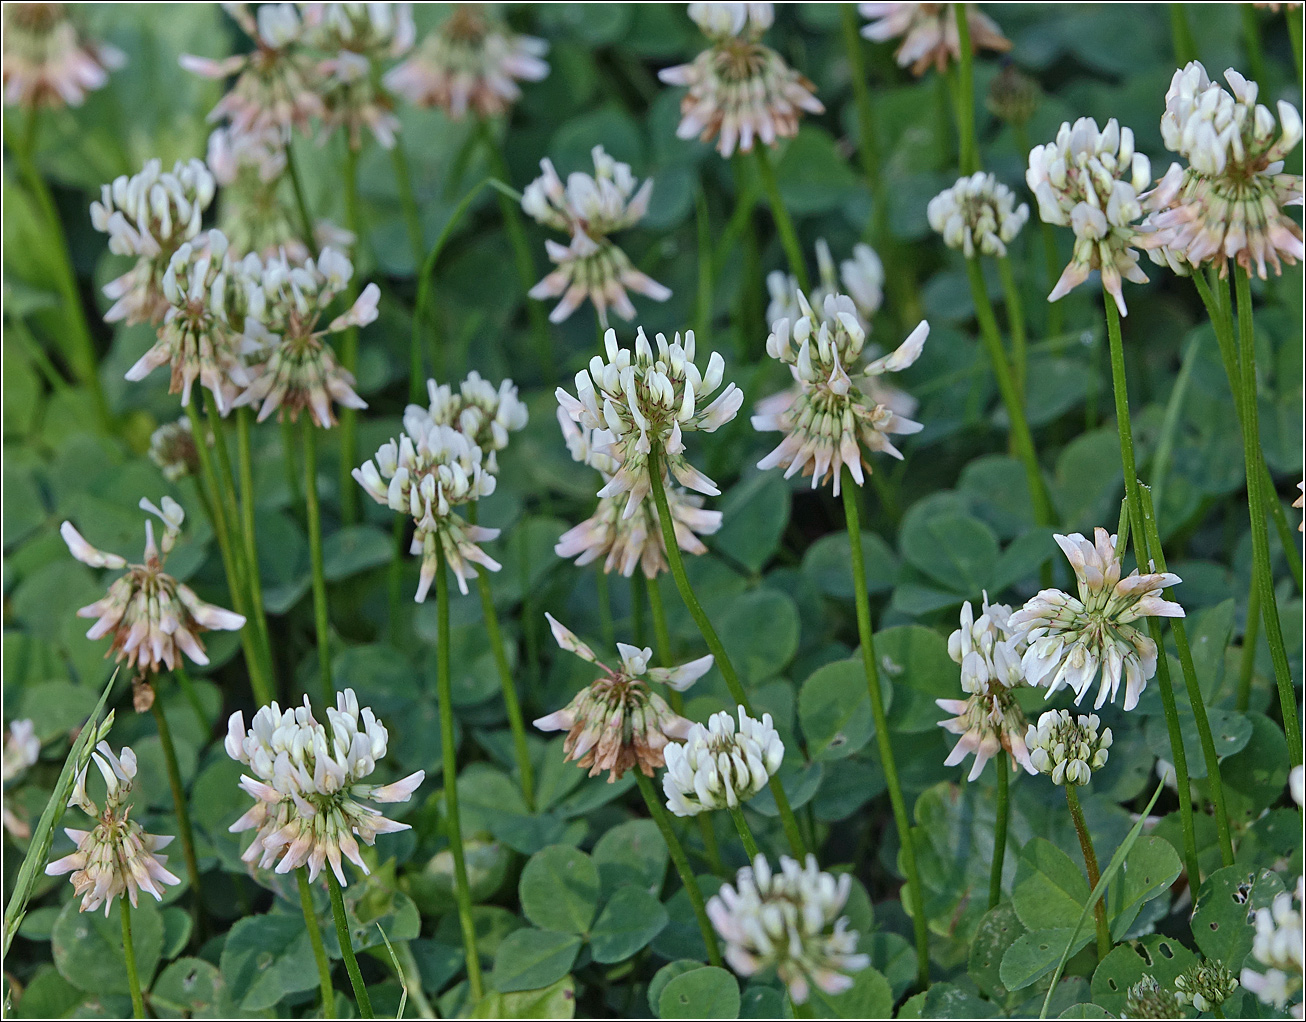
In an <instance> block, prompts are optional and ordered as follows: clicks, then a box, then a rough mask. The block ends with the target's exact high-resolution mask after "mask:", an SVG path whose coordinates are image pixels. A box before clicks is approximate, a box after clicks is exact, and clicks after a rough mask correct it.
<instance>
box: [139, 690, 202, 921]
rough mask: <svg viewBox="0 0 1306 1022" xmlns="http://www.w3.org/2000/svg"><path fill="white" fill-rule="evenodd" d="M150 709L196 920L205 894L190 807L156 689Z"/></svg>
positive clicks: (200, 913) (200, 917) (161, 701)
mask: <svg viewBox="0 0 1306 1022" xmlns="http://www.w3.org/2000/svg"><path fill="white" fill-rule="evenodd" d="M150 709H151V710H152V711H153V712H154V723H155V725H156V726H157V727H158V729H159V744H160V745H162V746H163V763H164V766H166V767H167V770H168V787H170V788H171V789H172V807H173V810H174V811H175V812H176V813H177V831H178V834H177V836H178V837H179V838H180V839H181V855H182V858H183V859H184V860H185V861H186V876H187V879H189V880H190V889H191V892H192V894H193V895H194V898H195V919H196V921H197V922H199V921H202V920H203V918H204V894H203V890H202V889H201V887H200V865H199V860H198V859H197V858H196V856H195V833H194V831H193V830H192V829H191V825H190V807H189V804H188V803H187V801H186V789H185V788H184V787H183V786H182V783H181V768H180V767H179V766H178V764H177V747H176V746H175V745H174V744H173V742H172V728H170V727H169V726H168V718H167V717H166V716H165V715H164V712H163V699H162V698H161V697H160V695H159V693H158V692H157V691H156V692H155V693H154V702H153V703H151V704H150Z"/></svg>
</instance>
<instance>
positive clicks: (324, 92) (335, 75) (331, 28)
mask: <svg viewBox="0 0 1306 1022" xmlns="http://www.w3.org/2000/svg"><path fill="white" fill-rule="evenodd" d="M304 27H305V35H306V37H307V40H308V42H309V43H310V44H311V45H312V46H313V47H314V48H315V49H317V50H319V51H321V52H324V53H325V54H326V55H327V56H326V58H325V59H324V60H322V62H321V63H320V64H319V65H318V68H317V71H318V74H319V76H320V82H321V96H322V105H323V107H324V113H323V117H322V120H323V127H324V137H325V135H327V134H330V132H331V131H333V130H334V129H335V128H337V127H344V128H345V129H346V130H347V132H348V135H347V142H348V144H349V146H350V147H351V148H352V149H354V150H355V151H357V150H358V149H360V148H361V147H362V144H363V129H365V128H366V129H367V130H369V131H370V132H371V133H372V136H373V137H374V138H375V139H376V141H377V143H378V144H379V145H380V146H381V147H382V148H383V149H393V148H394V144H395V136H396V134H397V133H398V131H399V118H397V117H396V116H395V115H394V113H393V106H394V104H393V101H392V100H391V98H390V96H389V94H388V93H387V92H386V91H385V89H384V88H383V87H382V86H381V83H380V81H379V79H378V77H377V69H378V67H379V65H380V63H381V62H382V61H384V60H388V59H390V58H392V57H400V56H403V54H405V53H407V52H408V50H410V49H411V48H412V45H413V41H414V40H415V39H416V38H417V29H416V26H415V25H414V23H413V14H412V5H411V4H406V3H310V4H305V5H304Z"/></svg>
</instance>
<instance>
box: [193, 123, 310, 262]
mask: <svg viewBox="0 0 1306 1022" xmlns="http://www.w3.org/2000/svg"><path fill="white" fill-rule="evenodd" d="M205 162H206V163H207V164H208V167H209V170H210V172H212V174H213V178H214V180H215V181H216V182H217V183H218V185H219V186H220V187H221V188H222V201H221V203H219V206H218V228H219V229H220V230H221V231H222V233H223V234H224V235H226V237H227V239H228V241H229V242H230V244H231V250H232V251H233V252H234V253H236V254H237V255H244V254H245V253H248V252H253V253H255V254H256V255H258V256H260V257H263V258H269V259H270V258H274V257H276V256H277V255H278V254H281V253H283V252H284V254H285V256H286V257H287V258H288V259H290V260H291V261H293V262H302V261H303V260H305V259H307V258H308V256H309V255H310V253H309V248H308V244H309V243H311V242H312V241H313V240H314V239H312V238H304V237H302V236H301V235H302V230H301V227H300V226H299V225H298V224H297V223H296V222H295V220H294V218H293V217H292V215H291V210H290V207H289V206H288V205H287V204H286V202H284V201H283V200H282V197H281V185H282V182H283V180H284V179H285V176H286V168H287V162H286V148H285V145H284V143H283V141H282V139H281V137H280V135H279V134H278V133H277V131H276V129H269V130H267V131H265V132H263V133H262V134H258V135H255V134H241V133H239V132H236V131H233V130H232V129H231V128H229V127H225V126H224V127H220V128H217V129H215V130H214V131H213V132H212V133H211V134H210V135H209V145H208V153H207V155H206V157H205Z"/></svg>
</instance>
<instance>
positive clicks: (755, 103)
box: [658, 3, 825, 158]
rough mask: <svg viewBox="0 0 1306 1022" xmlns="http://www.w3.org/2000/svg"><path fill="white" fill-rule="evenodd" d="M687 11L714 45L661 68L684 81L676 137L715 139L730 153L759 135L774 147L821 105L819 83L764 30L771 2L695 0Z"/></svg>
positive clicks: (673, 81) (667, 76)
mask: <svg viewBox="0 0 1306 1022" xmlns="http://www.w3.org/2000/svg"><path fill="white" fill-rule="evenodd" d="M689 12H690V17H692V18H694V20H695V21H696V22H697V23H698V25H699V27H700V28H702V29H703V31H704V33H705V34H706V35H707V36H708V38H709V40H710V41H711V45H710V46H709V47H708V48H707V49H706V50H704V51H703V52H702V53H700V54H699V55H698V56H697V57H695V58H694V59H693V61H691V62H690V63H688V64H679V65H677V66H675V67H668V68H663V69H662V70H661V71H659V72H658V78H659V79H661V80H662V81H663V82H664V83H666V84H667V85H683V86H687V87H688V89H689V91H688V92H687V93H686V94H685V96H684V98H683V99H681V101H680V117H681V119H680V124H679V126H678V127H677V128H676V137H677V138H682V139H689V138H694V137H695V136H697V137H698V138H699V139H700V140H701V141H703V142H710V141H711V140H712V139H713V138H715V139H716V140H717V151H718V152H719V153H720V154H721V155H722V156H724V157H726V158H729V157H730V156H731V155H732V154H733V153H734V152H735V150H736V149H738V150H739V152H741V153H747V152H751V151H752V148H753V144H754V143H755V142H756V141H758V140H761V141H762V142H764V143H766V144H767V145H769V146H772V147H774V146H775V144H776V142H777V141H778V140H779V139H782V138H792V137H793V136H794V135H796V134H798V121H799V118H800V117H801V116H802V114H803V112H804V111H806V112H807V113H813V114H819V113H824V111H825V107H824V106H823V105H822V103H821V101H820V100H819V99H817V98H816V95H815V89H816V86H815V85H813V84H812V83H811V82H810V81H808V80H807V79H806V78H805V77H803V76H802V75H801V74H799V73H798V72H797V71H795V70H794V69H793V68H791V67H790V66H789V65H788V64H786V63H785V61H784V58H783V57H781V56H780V54H778V53H776V52H775V50H773V49H771V48H770V47H769V46H764V45H763V44H762V43H761V42H759V37H760V36H761V35H762V33H763V32H764V31H766V29H767V28H768V27H769V26H770V24H771V20H772V17H773V11H772V5H771V4H707V3H705V4H690V5H689Z"/></svg>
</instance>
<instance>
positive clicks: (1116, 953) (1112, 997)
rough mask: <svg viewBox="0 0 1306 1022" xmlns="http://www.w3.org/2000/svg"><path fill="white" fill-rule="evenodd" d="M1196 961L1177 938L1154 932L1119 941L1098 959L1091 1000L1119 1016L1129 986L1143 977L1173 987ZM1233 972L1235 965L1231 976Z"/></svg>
mask: <svg viewBox="0 0 1306 1022" xmlns="http://www.w3.org/2000/svg"><path fill="white" fill-rule="evenodd" d="M1197 961H1198V959H1197V956H1196V955H1195V954H1193V953H1192V952H1191V951H1189V950H1188V948H1186V947H1184V946H1183V945H1182V944H1180V943H1179V942H1178V941H1177V940H1174V939H1172V938H1170V937H1163V936H1161V935H1160V934H1156V933H1153V934H1149V935H1148V936H1146V937H1144V938H1143V939H1142V940H1140V941H1137V942H1136V943H1132V944H1121V945H1120V946H1119V947H1117V948H1115V949H1114V950H1112V952H1111V953H1110V954H1109V955H1107V956H1106V957H1105V958H1103V959H1102V961H1101V964H1099V965H1098V967H1097V970H1096V971H1095V972H1094V973H1093V1002H1094V1003H1095V1004H1100V1005H1101V1006H1102V1007H1103V1008H1105V1009H1106V1010H1107V1011H1109V1012H1110V1013H1111V1015H1112V1017H1114V1018H1119V1017H1120V1015H1121V1013H1122V1012H1123V1011H1124V1010H1125V997H1126V996H1127V995H1128V993H1129V988H1130V987H1131V986H1133V985H1134V984H1135V983H1137V982H1138V981H1139V980H1140V979H1142V978H1143V977H1144V976H1151V977H1152V978H1153V979H1154V980H1156V981H1157V983H1159V984H1160V985H1161V986H1163V987H1170V988H1173V985H1174V980H1175V977H1176V976H1178V975H1179V974H1180V973H1181V972H1183V971H1184V970H1185V969H1187V968H1188V967H1189V966H1190V965H1196V964H1197ZM1226 964H1228V963H1227V962H1226ZM1237 971H1238V970H1237V968H1235V969H1234V973H1235V975H1236V974H1237Z"/></svg>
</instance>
